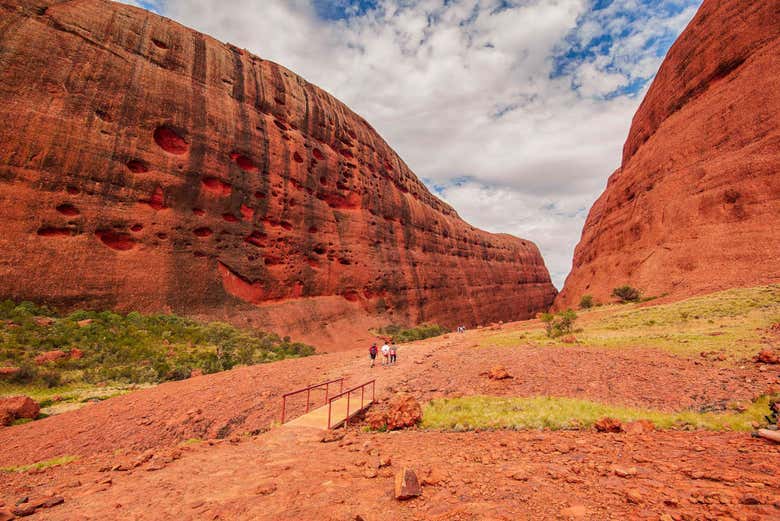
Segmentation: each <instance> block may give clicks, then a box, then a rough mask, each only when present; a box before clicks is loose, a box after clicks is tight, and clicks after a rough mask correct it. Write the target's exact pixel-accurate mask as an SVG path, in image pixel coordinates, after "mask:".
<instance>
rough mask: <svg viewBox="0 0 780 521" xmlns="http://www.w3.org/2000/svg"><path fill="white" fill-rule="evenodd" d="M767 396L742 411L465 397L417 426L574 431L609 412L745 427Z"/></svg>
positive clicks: (671, 424) (431, 409)
mask: <svg viewBox="0 0 780 521" xmlns="http://www.w3.org/2000/svg"><path fill="white" fill-rule="evenodd" d="M769 413H770V410H769V397H766V396H764V397H761V398H759V399H758V400H756V401H755V402H754V403H752V404H751V405H750V406H749V407H748V408H747V409H746V410H745V411H744V412H740V413H737V412H724V413H700V412H694V411H683V412H675V413H666V412H661V411H655V410H648V409H635V408H631V407H621V406H616V405H608V404H604V403H598V402H592V401H588V400H579V399H575V398H558V397H550V396H537V397H530V398H505V397H493V396H468V397H463V398H454V399H446V398H445V399H440V400H433V401H432V402H430V403H428V404H427V405H426V406H425V408H424V411H423V422H422V426H423V428H427V429H443V430H455V431H468V430H475V429H513V430H520V429H552V430H561V429H574V428H587V427H591V426H592V425H593V424H594V423H595V422H596V421H597V420H598V419H599V418H603V417H605V416H609V417H612V418H616V419H618V420H620V421H623V422H628V421H634V420H650V421H652V422H653V423H654V424H655V426H656V427H657V428H660V429H687V430H690V429H702V430H713V431H725V430H730V431H749V430H751V429H752V423H753V422H759V423H761V422H765V419H764V417H765V416H766V415H767V414H769Z"/></svg>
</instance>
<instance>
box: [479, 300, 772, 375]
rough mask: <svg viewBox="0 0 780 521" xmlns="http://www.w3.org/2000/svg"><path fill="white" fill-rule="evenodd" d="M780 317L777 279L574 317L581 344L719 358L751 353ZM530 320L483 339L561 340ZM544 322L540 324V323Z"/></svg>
mask: <svg viewBox="0 0 780 521" xmlns="http://www.w3.org/2000/svg"><path fill="white" fill-rule="evenodd" d="M778 321H780V285H769V286H758V287H754V288H739V289H731V290H727V291H721V292H717V293H712V294H709V295H702V296H698V297H693V298H689V299H687V300H681V301H678V302H673V303H669V304H659V305H654V306H642V305H641V304H640V303H628V304H613V305H609V306H600V307H599V308H597V309H593V310H589V311H583V312H582V313H580V315H579V319H578V322H577V331H576V337H577V342H578V343H579V344H580V345H584V346H592V347H611V348H616V349H620V348H628V347H647V348H654V349H660V350H663V351H667V352H671V353H673V354H676V355H679V356H685V357H698V358H700V357H701V356H702V353H705V354H708V355H712V356H714V357H717V358H722V361H723V362H726V361H736V360H745V359H750V358H752V357H753V356H754V355H755V354H756V352H758V351H759V350H760V349H761V348H762V347H763V346H764V344H763V340H762V337H763V335H764V331H765V330H766V328H768V327H770V326H771V325H772V324H775V323H777V322H778ZM547 325H548V324H546V323H545V324H542V325H539V324H538V323H533V322H529V325H528V326H527V327H526V328H524V329H523V330H520V331H513V332H511V333H510V332H507V333H499V334H496V335H492V336H489V337H485V338H483V339H481V340H480V344H481V345H504V346H512V345H518V344H523V343H525V344H532V345H565V343H562V342H561V338H562V337H555V336H553V337H548V336H547V334H546V327H547ZM542 326H544V327H542Z"/></svg>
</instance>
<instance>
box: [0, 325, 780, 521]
mask: <svg viewBox="0 0 780 521" xmlns="http://www.w3.org/2000/svg"><path fill="white" fill-rule="evenodd" d="M506 327H510V328H512V327H515V326H505V328H506ZM482 334H483V333H481V332H478V331H476V332H469V333H467V334H465V335H449V337H444V338H436V339H431V340H428V341H425V342H420V343H417V344H415V345H410V346H404V347H402V349H401V350H400V351H399V354H400V363H399V365H398V366H396V367H393V368H390V369H385V368H382V367H376V368H374V369H373V370H372V369H369V368H368V367H367V365H368V364H367V357H366V353H364V352H363V350H360V351H351V352H344V353H334V354H328V355H321V356H316V357H311V358H307V359H301V360H288V361H283V362H279V363H274V364H268V365H263V366H255V367H247V368H241V369H237V370H233V371H229V372H226V373H222V374H217V375H211V376H205V377H198V378H194V379H190V380H187V381H183V382H176V383H170V384H165V385H161V386H159V387H157V388H154V389H149V390H144V391H139V392H135V393H132V394H130V395H126V396H122V397H117V398H113V399H111V400H108V401H106V402H103V403H100V404H96V405H90V406H88V407H85V408H84V409H81V410H79V411H74V412H70V413H65V414H62V415H59V416H54V417H51V418H47V419H45V420H42V421H38V422H34V423H31V424H27V425H22V426H17V427H12V428H8V429H4V430H0V446H2V447H3V450H2V452H1V453H0V466H8V465H19V464H25V463H32V462H35V461H41V460H45V459H48V458H52V457H55V456H62V455H78V456H80V459H79V461H77V462H75V463H71V464H69V465H66V466H63V467H59V468H52V469H48V470H45V471H42V472H39V473H3V474H0V502H5V503H6V506H13V505H14V504H15V502H16V501H17V500H18V499H19V498H21V497H23V496H29V497H31V498H39V497H42V496H46V495H48V494H56V495H61V496H63V497H64V498H65V502H64V503H63V504H62V505H59V506H56V507H54V508H52V509H48V510H41V511H39V513H38V514H36V515H35V516H33V519H35V518H36V516H37V518H38V519H52V520H58V519H67V520H75V519H334V520H335V519H344V520H347V519H349V520H351V519H358V518H357V517H356V516H361V517H362V518H363V519H365V520H373V519H378V520H380V519H388V520H390V519H447V520H466V519H468V520H471V519H474V520H476V519H548V518H549V519H555V518H559V517H563V518H565V517H567V515H569V514H572V515H574V514H577V513H578V512H579V513H581V514H582V516H581V518H583V519H645V518H646V519H664V520H668V519H670V518H668V517H667V518H664V517H662V515H667V514H668V515H671V516H672V517H671V519H776V518H777V516H779V515H780V487H779V485H780V458H778V455H779V454H780V447H778V446H776V445H771V444H770V443H768V442H765V441H763V440H755V439H751V438H750V436H749V435H747V434H736V433H709V432H693V433H692V432H668V431H667V432H654V433H650V434H646V435H641V436H640V435H630V434H597V433H595V432H542V431H526V432H482V433H466V434H463V433H442V432H423V431H406V432H400V433H399V432H397V433H390V434H379V433H377V434H373V433H371V434H370V433H363V432H361V431H360V429H355V430H353V431H352V432H350V434H349V435H348V436H347V438H345V440H342V441H340V442H336V443H321V442H320V441H319V435H318V434H317V433H312V432H309V431H291V430H288V429H272V430H270V431H268V432H264V431H265V429H267V428H268V426H269V424H270V422H271V421H272V420H274V419H276V418H277V415H278V413H279V405H280V395H281V394H282V393H283V392H286V391H289V390H292V389H294V388H296V387H299V386H301V387H302V386H304V385H306V384H309V383H314V382H318V381H322V380H325V379H328V378H331V377H337V376H345V377H346V378H347V379H348V382H349V383H352V384H356V383H361V382H362V381H365V380H366V379H368V378H370V377H374V376H375V377H376V378H377V395H378V398H380V399H386V398H388V397H389V396H390V395H391V394H392V392H395V391H398V390H407V391H409V392H412V393H413V394H415V395H416V396H417V397H418V398H419V399H420V400H428V399H430V398H433V397H439V396H454V395H459V394H490V395H507V396H532V395H539V394H548V395H554V396H571V397H580V398H589V399H593V400H598V401H604V402H608V403H614V404H625V405H631V406H641V407H652V408H656V409H663V410H667V411H673V410H680V409H684V408H688V407H702V406H705V405H713V404H718V403H721V402H723V401H726V400H729V401H731V400H750V399H752V398H753V397H754V396H755V395H757V394H759V393H760V392H761V391H763V390H765V389H766V388H767V387H769V386H770V385H771V384H772V383H775V382H776V380H777V375H776V371H759V370H758V368H757V367H756V366H755V365H754V364H744V367H745V368H744V369H738V368H734V367H729V366H726V365H723V364H716V363H713V362H708V361H704V360H685V359H681V358H676V357H673V356H671V355H668V354H666V353H663V352H658V351H651V350H641V349H635V350H598V349H586V348H582V347H566V348H534V347H528V346H519V347H488V348H477V347H474V344H475V341H476V340H477V339H478V338H479V336H480V335H482ZM498 363H500V364H504V365H505V366H506V367H507V369H508V370H509V372H510V373H511V374H512V375H514V376H515V378H514V379H512V380H504V381H500V382H493V381H489V380H487V379H486V378H485V377H484V376H480V373H481V372H483V371H485V370H488V369H489V368H490V367H491V366H492V365H495V364H498ZM299 408H300V407H299ZM293 409H294V410H293V413H295V408H293ZM248 432H254V434H253V435H248V436H247V435H245V433H248ZM194 437H198V438H202V439H206V440H209V442H208V443H201V444H194V445H187V446H177V445H178V444H179V443H180V442H181V441H183V440H186V439H188V438H194ZM380 455H381V456H389V457H390V458H391V460H392V464H391V465H390V466H389V467H383V468H380V469H378V472H377V473H378V475H377V476H376V477H366V476H371V475H373V472H369V471H367V467H373V466H375V464H376V462H377V461H378V458H379V456H380ZM404 465H409V466H411V467H413V468H414V469H416V470H417V471H418V474H419V475H420V477H421V478H423V477H425V476H426V475H427V473H428V471H429V470H431V469H432V470H433V477H432V479H431V481H433V482H435V483H429V484H426V485H424V486H423V495H422V497H420V498H418V499H415V500H411V501H408V502H403V503H402V502H397V501H395V500H394V499H392V497H391V496H392V495H391V490H392V476H393V474H394V472H395V471H397V470H399V469H400V468H401V467H402V466H404ZM112 468H114V469H116V470H111V469H112ZM626 471H627V472H626ZM620 474H629V476H628V477H621V476H620ZM570 507H576V508H574V509H573V510H566V509H568V508H570ZM0 508H2V507H0Z"/></svg>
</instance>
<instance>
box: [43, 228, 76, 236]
mask: <svg viewBox="0 0 780 521" xmlns="http://www.w3.org/2000/svg"><path fill="white" fill-rule="evenodd" d="M37 233H38V235H40V236H41V237H70V236H71V235H73V232H72V231H71V230H70V228H55V227H53V226H45V227H43V228H38V232H37Z"/></svg>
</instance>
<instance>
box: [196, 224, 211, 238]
mask: <svg viewBox="0 0 780 521" xmlns="http://www.w3.org/2000/svg"><path fill="white" fill-rule="evenodd" d="M192 233H194V234H195V235H196V236H198V237H211V236H212V235H214V232H213V231H212V230H211V228H208V227H206V226H201V227H200V228H195V229H194V230H192Z"/></svg>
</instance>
